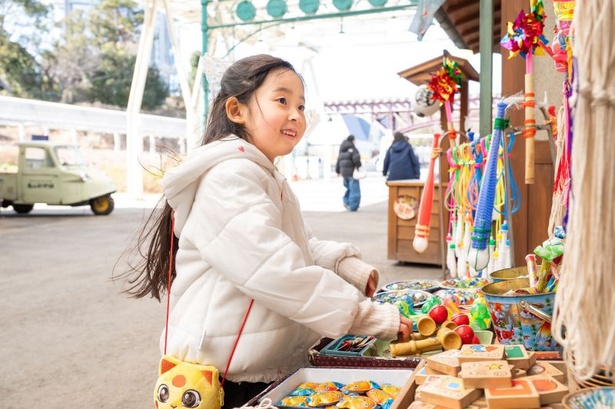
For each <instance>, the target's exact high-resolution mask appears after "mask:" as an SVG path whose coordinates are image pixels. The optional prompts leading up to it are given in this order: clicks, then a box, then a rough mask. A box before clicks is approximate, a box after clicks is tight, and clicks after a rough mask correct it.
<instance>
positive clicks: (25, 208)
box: [13, 204, 34, 214]
mask: <svg viewBox="0 0 615 409" xmlns="http://www.w3.org/2000/svg"><path fill="white" fill-rule="evenodd" d="M32 209H34V205H31V204H14V205H13V210H15V211H16V212H17V213H19V214H26V213H30V212H31V211H32Z"/></svg>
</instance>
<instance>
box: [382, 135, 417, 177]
mask: <svg viewBox="0 0 615 409" xmlns="http://www.w3.org/2000/svg"><path fill="white" fill-rule="evenodd" d="M387 174H388V177H387V180H404V179H420V178H421V165H420V163H419V160H418V158H417V157H416V155H415V153H414V149H413V148H412V145H410V143H409V142H408V138H407V137H406V136H405V135H404V134H403V133H401V132H395V135H393V143H392V144H391V146H390V147H389V149H388V150H387V153H386V156H385V157H384V163H383V165H382V175H383V176H387Z"/></svg>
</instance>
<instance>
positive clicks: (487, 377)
mask: <svg viewBox="0 0 615 409" xmlns="http://www.w3.org/2000/svg"><path fill="white" fill-rule="evenodd" d="M458 376H459V377H460V378H461V379H462V380H463V386H464V387H465V388H466V389H470V388H506V387H511V386H512V374H511V373H510V368H509V367H508V362H506V361H504V360H500V361H479V362H462V363H461V371H460V372H459V375H458Z"/></svg>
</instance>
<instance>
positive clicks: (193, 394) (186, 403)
mask: <svg viewBox="0 0 615 409" xmlns="http://www.w3.org/2000/svg"><path fill="white" fill-rule="evenodd" d="M154 403H155V404H156V408H158V409H171V408H191V409H196V408H199V409H201V408H202V409H204V408H207V409H219V408H221V407H222V405H223V404H224V391H223V390H222V387H221V386H220V374H219V373H218V369H217V368H216V367H214V366H209V365H199V364H192V363H188V362H183V361H180V360H179V359H176V358H174V357H172V356H170V355H164V356H163V357H162V359H161V360H160V371H159V377H158V381H157V382H156V388H155V389H154Z"/></svg>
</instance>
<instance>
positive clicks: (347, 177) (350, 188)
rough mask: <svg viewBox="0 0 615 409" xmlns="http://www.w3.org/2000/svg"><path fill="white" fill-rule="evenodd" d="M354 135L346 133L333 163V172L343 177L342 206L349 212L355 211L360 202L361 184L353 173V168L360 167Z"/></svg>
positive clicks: (359, 157) (359, 156)
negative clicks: (344, 190)
mask: <svg viewBox="0 0 615 409" xmlns="http://www.w3.org/2000/svg"><path fill="white" fill-rule="evenodd" d="M354 140H355V138H354V135H348V137H347V138H346V139H344V141H342V144H341V145H340V152H339V155H338V156H337V162H336V164H335V172H336V173H337V175H338V176H342V177H343V178H344V187H345V188H346V192H344V197H343V198H342V200H343V202H344V207H345V208H346V209H348V210H350V211H351V212H356V211H357V210H358V209H359V205H360V204H361V184H360V183H359V180H358V179H355V178H354V176H353V174H354V170H355V169H359V168H360V167H361V155H360V154H359V150H358V149H357V148H356V146H355V142H354Z"/></svg>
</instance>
